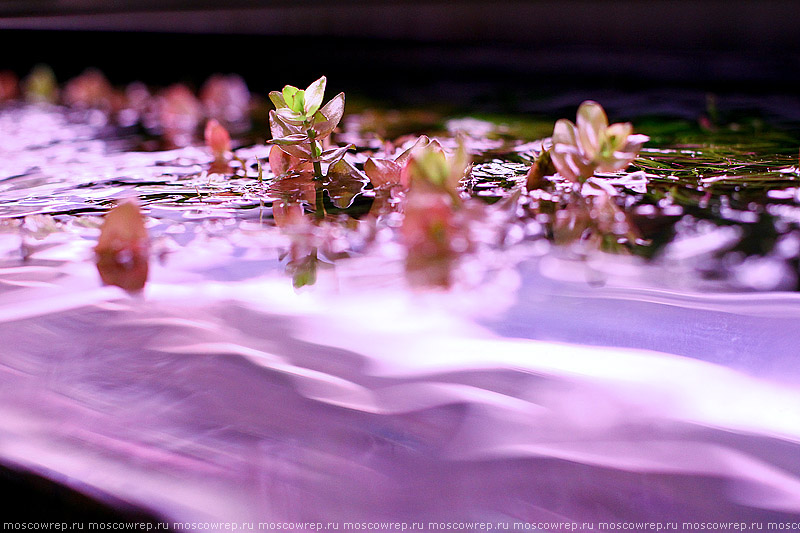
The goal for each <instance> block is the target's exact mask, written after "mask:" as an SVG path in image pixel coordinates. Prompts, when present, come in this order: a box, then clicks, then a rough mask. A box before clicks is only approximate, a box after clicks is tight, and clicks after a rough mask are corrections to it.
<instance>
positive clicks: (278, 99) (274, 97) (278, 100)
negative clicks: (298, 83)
mask: <svg viewBox="0 0 800 533" xmlns="http://www.w3.org/2000/svg"><path fill="white" fill-rule="evenodd" d="M269 99H270V100H271V101H272V104H273V105H274V106H275V108H276V109H280V108H282V107H288V106H287V105H286V100H284V99H283V94H282V93H281V92H280V91H272V92H271V93H269Z"/></svg>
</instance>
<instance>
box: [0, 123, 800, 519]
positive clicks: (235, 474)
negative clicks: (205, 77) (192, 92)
mask: <svg viewBox="0 0 800 533" xmlns="http://www.w3.org/2000/svg"><path fill="white" fill-rule="evenodd" d="M38 109H41V108H19V109H15V110H11V111H8V112H4V114H2V115H0V117H4V118H3V119H2V120H9V122H8V123H7V124H6V125H5V126H4V127H6V126H7V127H9V128H19V129H17V130H14V131H15V132H16V133H15V135H13V137H14V139H13V140H12V139H9V137H8V136H3V137H2V140H1V141H0V142H2V143H3V145H2V150H3V154H4V156H5V161H4V163H3V165H2V169H0V172H2V173H3V174H2V176H1V177H0V192H2V198H1V199H0V202H2V203H0V216H2V217H3V219H4V222H3V223H2V225H1V226H0V338H2V339H3V340H4V348H3V350H2V352H0V382H1V383H2V385H1V386H0V398H1V399H0V454H1V455H2V457H0V459H2V460H3V461H8V462H13V463H16V464H20V465H22V466H24V467H26V468H30V469H33V470H34V471H37V472H40V473H43V474H45V475H48V476H52V477H54V478H55V479H58V480H61V481H64V482H66V483H69V484H74V485H76V486H79V487H80V489H81V490H86V491H89V492H91V493H93V494H96V495H98V496H99V497H101V498H102V497H103V495H113V496H114V497H117V498H122V499H123V500H127V501H130V502H132V503H135V504H139V505H142V506H144V507H146V508H149V509H151V510H153V511H154V512H155V513H157V514H158V515H159V516H162V517H165V518H168V519H170V520H182V521H192V520H214V519H216V520H226V521H233V520H237V521H242V520H252V521H278V520H292V521H321V522H333V521H364V520H382V519H384V520H386V519H393V520H402V521H412V520H416V521H426V522H427V521H464V520H487V521H488V520H491V521H507V522H514V521H518V522H533V521H561V520H575V521H579V522H584V521H620V520H655V521H675V520H678V521H682V520H725V519H737V520H743V521H748V522H753V521H759V520H771V521H774V520H793V521H796V519H797V518H798V517H800V463H798V461H797V459H796V458H797V457H798V454H799V453H800V365H799V364H798V362H797V360H796V357H795V355H796V353H797V348H796V347H797V346H798V345H800V333H798V330H797V328H795V327H793V325H794V324H795V323H796V321H797V318H798V315H800V303H798V301H797V298H796V297H795V295H794V294H789V293H772V294H735V293H723V292H719V289H720V288H721V287H723V285H719V284H716V285H715V284H714V283H715V281H714V280H703V279H700V278H698V277H697V276H696V275H694V274H692V272H694V268H695V266H696V263H694V262H692V261H694V259H695V258H696V257H698V256H701V255H702V254H703V253H704V252H703V251H704V248H703V247H702V246H701V244H702V242H700V243H696V244H697V246H694V247H689V246H687V245H686V244H684V245H683V246H684V248H683V249H681V248H680V246H679V244H678V245H676V246H677V248H676V249H673V250H672V252H671V254H672V255H671V256H669V257H668V259H667V260H663V261H661V262H656V263H652V264H645V263H644V262H643V260H641V259H639V258H636V257H633V256H615V257H609V256H607V255H605V254H601V253H599V252H597V253H593V254H589V253H587V254H586V255H585V256H583V257H581V256H580V255H579V254H576V253H574V250H570V251H566V250H564V249H556V248H553V247H552V246H551V245H550V244H548V241H546V240H544V239H541V238H540V237H541V236H542V234H543V231H544V230H543V226H542V224H540V223H539V222H537V221H535V220H533V221H528V222H523V221H516V222H513V223H511V222H504V223H502V224H501V223H500V222H502V221H507V220H509V219H510V218H511V217H510V215H509V212H510V211H511V212H513V211H514V210H515V207H513V206H511V207H509V206H508V205H503V204H502V202H501V203H500V204H496V205H495V206H492V207H495V209H493V210H487V212H486V217H487V219H488V220H487V221H486V224H484V225H479V226H476V227H475V228H473V230H474V232H475V235H474V240H475V242H476V243H479V245H478V246H477V247H476V250H475V251H474V253H472V254H471V255H470V256H467V257H464V258H463V261H462V262H461V263H460V264H459V267H458V268H459V271H458V273H457V274H456V276H455V279H456V282H455V283H454V284H453V287H452V289H451V290H449V291H443V290H433V291H422V290H413V291H412V290H408V288H407V282H406V281H405V279H404V276H403V272H404V268H405V266H404V259H405V256H404V253H403V251H402V248H401V246H400V245H399V243H398V240H397V236H396V235H397V233H398V226H399V222H398V220H397V219H396V218H393V217H392V215H391V213H388V214H385V215H383V216H380V217H373V216H370V215H369V213H367V212H368V211H369V205H370V204H369V199H366V198H363V199H358V198H356V196H357V195H358V194H362V195H364V194H366V192H365V191H361V190H360V191H355V192H354V193H353V194H352V195H351V200H348V202H351V201H352V202H356V203H357V202H362V201H363V202H365V203H366V205H367V207H366V209H364V213H362V215H363V216H360V217H359V218H353V217H348V216H347V215H344V214H341V213H337V212H336V208H337V207H338V206H337V205H336V201H335V198H334V197H337V198H341V196H337V195H336V194H335V193H331V189H332V188H331V189H329V190H328V191H327V192H326V193H325V194H324V195H323V196H322V201H323V205H325V206H327V208H329V212H328V213H327V214H325V217H327V218H325V217H323V218H322V219H320V218H318V217H317V216H315V214H314V212H315V210H316V208H318V207H319V200H320V197H319V196H318V194H317V190H316V187H312V188H310V189H308V191H307V192H308V193H309V194H306V195H304V194H299V195H298V196H297V197H291V195H289V194H287V191H281V190H279V189H276V188H272V189H270V188H267V187H266V186H265V185H263V184H260V183H259V182H258V180H257V179H256V173H255V170H254V169H252V168H248V175H247V176H246V177H238V178H233V179H228V178H223V177H221V176H219V175H215V174H208V173H206V172H204V169H205V168H206V167H207V165H208V164H209V163H210V162H211V154H210V153H208V152H206V151H204V150H202V149H198V148H185V149H180V150H175V151H170V152H157V153H122V152H115V151H114V149H113V148H112V145H110V144H106V143H103V142H100V141H95V140H93V139H94V138H95V137H96V136H97V135H99V133H100V132H99V130H97V129H92V127H91V126H90V125H89V126H87V125H86V124H85V123H80V124H69V123H68V121H66V119H65V118H64V117H63V116H62V115H60V114H58V113H53V112H49V111H48V112H42V111H40V110H38ZM36 114H41V116H42V117H44V118H43V120H47V121H51V126H53V125H56V126H57V127H55V128H53V127H51V126H48V127H45V126H42V127H41V128H38V129H37V128H33V129H28V130H26V129H24V128H22V126H19V125H20V124H23V123H25V121H27V120H33V119H31V118H30V117H31V115H36ZM8 116H14V117H16V119H15V120H12V119H9V118H7V117H8ZM12 123H13V124H14V126H11V125H10V124H12ZM34 123H35V124H39V122H36V121H34ZM4 131H6V130H4ZM266 155H267V148H266V147H255V148H252V149H248V150H240V151H238V152H237V156H238V157H239V158H241V159H242V160H244V161H245V162H247V164H248V165H250V164H252V163H253V162H254V161H255V158H256V157H259V158H264V157H266ZM523 176H524V172H522V173H520V179H522V177H523ZM312 185H313V184H312ZM297 190H299V191H303V190H304V189H303V188H302V187H300V188H298V189H297ZM311 192H313V195H312V194H310V193H311ZM132 196H135V197H138V198H139V201H140V202H142V209H143V212H144V214H145V215H146V217H147V218H146V220H147V230H148V233H149V235H150V268H149V272H148V281H147V285H146V286H145V287H144V290H143V292H142V293H141V294H138V295H133V296H129V295H127V294H126V293H125V292H124V291H122V290H121V289H119V288H117V287H113V286H104V285H103V284H102V282H101V280H100V279H99V276H98V273H97V270H96V269H95V265H94V261H95V255H94V247H95V245H96V243H97V239H98V236H99V234H100V227H101V224H102V219H101V218H99V216H97V215H99V214H100V213H101V212H104V211H106V209H107V208H108V207H109V206H110V205H111V203H112V200H118V199H122V198H128V197H132ZM46 215H53V216H46ZM498 228H502V230H500V229H498ZM733 231H734V232H735V231H736V230H735V229H733ZM703 235H704V234H703V233H702V232H698V233H697V234H696V235H687V236H686V237H685V238H686V239H689V238H697V239H702V238H703ZM729 238H731V239H735V238H736V236H735V235H731V236H729ZM679 242H680V241H679ZM320 243H324V247H323V246H322V245H321V244H320ZM712 248H713V247H712ZM681 250H683V251H681ZM682 253H683V255H681V254H682ZM309 257H313V258H314V260H315V261H318V262H322V261H324V262H325V264H326V265H328V266H327V267H326V268H316V269H315V270H314V276H315V279H316V285H315V286H314V287H313V288H308V287H306V288H303V289H301V290H295V288H294V287H293V286H292V283H291V282H290V281H289V280H287V279H286V276H285V271H286V270H287V268H288V269H289V271H290V273H292V274H293V275H294V276H295V285H308V284H307V283H305V284H304V283H297V272H299V271H302V272H305V273H304V274H303V275H305V276H310V275H311V274H310V273H308V271H307V270H302V269H303V268H306V267H307V263H308V262H309V261H310V259H309ZM315 264H316V263H315ZM305 279H308V277H306V278H305ZM709 287H710V288H713V289H714V290H715V291H716V292H709V291H707V290H705V289H707V288H709Z"/></svg>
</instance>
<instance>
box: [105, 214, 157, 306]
mask: <svg viewBox="0 0 800 533" xmlns="http://www.w3.org/2000/svg"><path fill="white" fill-rule="evenodd" d="M148 249H149V238H148V236H147V229H146V228H145V226H144V217H143V216H142V213H141V211H139V206H138V205H137V204H136V203H135V202H134V201H131V200H128V201H124V202H123V203H121V204H119V205H118V206H116V207H115V208H113V209H111V211H109V212H108V214H107V215H106V216H105V220H104V221H103V225H102V227H101V228H100V237H99V238H98V240H97V246H96V247H95V249H94V251H95V255H96V261H97V271H98V272H99V273H100V279H102V280H103V283H104V284H106V285H115V286H117V287H120V288H122V289H124V290H126V291H128V292H136V291H140V290H142V289H143V288H144V285H145V283H146V282H147V274H148Z"/></svg>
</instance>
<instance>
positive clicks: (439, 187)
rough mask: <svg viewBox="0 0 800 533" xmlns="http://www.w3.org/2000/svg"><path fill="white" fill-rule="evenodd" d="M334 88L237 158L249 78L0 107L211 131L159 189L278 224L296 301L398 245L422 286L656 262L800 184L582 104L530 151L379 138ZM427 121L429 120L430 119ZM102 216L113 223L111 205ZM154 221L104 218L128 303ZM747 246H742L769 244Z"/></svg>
mask: <svg viewBox="0 0 800 533" xmlns="http://www.w3.org/2000/svg"><path fill="white" fill-rule="evenodd" d="M326 81H327V80H326V79H325V78H324V77H323V78H320V79H319V80H316V81H315V82H314V83H312V84H311V85H309V87H307V88H306V89H298V88H297V87H294V86H291V85H287V86H286V87H284V89H283V90H282V91H274V92H272V93H270V94H269V99H270V101H271V102H272V104H273V105H274V107H275V109H273V110H270V111H268V117H269V129H270V133H271V136H272V139H271V140H269V141H268V144H269V145H270V147H269V148H267V147H264V149H263V150H261V149H259V148H258V147H257V146H245V147H243V148H238V149H235V150H234V149H232V144H233V143H232V142H231V137H232V135H231V134H230V133H229V131H231V132H233V134H234V136H236V135H237V133H238V132H241V131H243V130H242V128H243V126H242V124H247V123H248V121H249V116H250V112H251V110H252V109H253V104H252V101H251V98H250V94H249V91H248V90H247V87H246V85H245V84H244V82H243V81H242V80H241V78H238V77H237V76H214V77H212V78H211V79H209V80H208V81H207V82H206V84H205V85H204V86H203V88H202V89H201V91H200V93H199V96H195V95H194V93H193V92H192V91H191V90H189V88H188V87H186V86H183V85H174V86H171V87H168V88H167V89H164V90H161V91H155V92H151V91H150V89H148V88H147V87H145V86H144V85H142V84H132V85H130V86H129V87H128V88H127V89H126V90H125V91H124V92H120V91H117V90H116V89H114V88H113V87H112V86H111V84H110V83H109V82H108V81H107V80H106V79H105V78H104V77H103V76H102V74H100V73H99V72H97V71H87V72H86V73H84V74H82V75H81V76H79V77H77V78H75V79H73V80H71V81H70V82H68V83H67V84H66V85H65V86H64V87H63V88H62V89H60V88H59V87H58V85H57V84H56V83H55V78H54V76H53V75H52V72H51V71H49V70H48V69H46V68H37V69H36V70H35V71H34V72H33V73H31V75H29V76H28V78H26V79H25V80H24V81H22V82H20V81H19V80H17V79H16V78H15V77H14V76H13V75H12V74H8V73H2V74H0V101H2V100H10V99H14V98H18V97H19V96H20V95H23V96H24V98H25V99H26V100H28V101H31V102H56V101H60V102H62V103H63V104H65V105H67V106H69V109H71V110H73V111H80V110H85V111H87V112H89V111H91V112H94V111H100V112H102V113H103V114H104V115H105V116H106V117H113V118H114V119H115V120H116V122H117V123H118V124H119V125H122V126H129V125H130V124H133V123H135V124H138V125H140V126H141V127H142V128H143V129H144V130H145V131H148V132H152V133H158V134H160V135H162V136H163V138H164V139H165V140H166V142H165V144H166V146H181V145H187V144H189V145H190V144H196V142H195V140H194V139H195V138H196V134H197V132H198V131H200V130H202V131H203V132H204V137H205V143H206V147H207V152H206V154H207V155H210V158H209V159H206V160H205V161H202V158H200V162H201V164H200V165H199V166H198V164H197V162H195V163H192V166H193V167H196V168H197V170H189V171H187V172H188V173H186V174H184V175H181V176H175V177H176V178H177V181H176V180H172V181H170V180H167V181H166V182H164V185H163V187H162V186H159V185H153V186H152V187H156V188H157V187H162V188H163V190H164V191H170V192H176V191H178V189H180V190H181V191H182V192H180V195H182V198H183V200H181V202H187V203H188V202H191V203H194V204H196V205H206V206H211V207H214V206H216V207H215V208H220V209H221V208H222V207H223V206H225V205H234V204H235V205H234V207H237V206H238V207H239V208H242V207H246V208H248V209H252V208H256V207H257V208H258V210H259V213H260V214H259V220H264V218H267V219H269V217H270V215H271V218H272V220H273V221H274V223H275V225H276V226H278V227H279V228H280V229H281V231H282V232H283V233H284V235H285V236H286V237H287V238H288V239H289V241H290V244H289V248H288V251H287V253H286V255H285V257H286V268H287V271H288V272H289V273H290V274H291V275H292V277H293V280H294V284H295V286H298V287H299V286H303V285H309V284H312V283H314V282H315V280H316V277H317V268H318V267H319V265H320V264H326V265H330V264H332V263H333V262H334V261H336V260H337V259H339V258H342V257H350V256H353V255H354V254H355V255H358V254H359V253H361V252H363V251H365V250H367V249H369V247H370V246H372V245H374V244H375V243H383V242H386V241H387V239H388V240H390V241H392V242H396V243H398V244H400V245H401V246H402V249H403V251H404V252H403V256H404V257H405V268H406V273H407V276H408V279H409V280H410V281H411V282H412V283H413V284H418V285H426V286H430V285H435V286H449V285H451V284H452V283H453V282H454V280H455V279H456V278H457V277H458V275H457V272H458V266H459V264H461V263H462V262H463V260H464V259H468V258H470V257H473V258H474V257H476V256H480V254H481V252H482V251H485V250H487V249H497V248H498V247H499V248H502V247H503V246H506V245H508V244H511V243H515V242H519V241H520V240H522V239H525V238H533V239H541V238H542V237H545V238H547V239H548V240H549V241H550V242H553V243H555V244H557V245H561V249H562V250H564V251H565V252H567V255H569V256H571V257H574V258H578V259H580V258H585V257H587V256H588V255H590V254H593V253H595V252H597V251H605V252H615V253H633V254H637V255H642V256H652V255H654V254H655V253H656V252H657V251H658V250H660V249H661V248H663V246H664V245H665V244H667V243H668V242H669V241H671V240H672V239H671V238H669V237H667V238H664V237H662V235H661V232H664V231H667V232H671V233H670V234H671V235H677V237H678V238H677V239H676V240H677V241H682V240H691V234H692V232H693V231H694V227H695V225H693V224H688V228H689V229H687V228H685V227H684V226H687V224H683V225H681V224H677V223H678V222H679V221H681V220H702V219H703V216H702V213H701V212H702V210H704V209H715V210H716V211H715V213H714V216H709V217H707V218H713V219H715V221H718V219H720V218H721V219H723V220H730V221H731V222H738V223H756V222H758V221H760V220H762V219H763V217H764V216H773V213H774V211H775V209H777V208H778V207H780V206H775V208H774V209H773V208H771V206H770V209H767V208H762V205H763V204H758V205H757V206H756V208H753V206H752V202H751V203H749V204H747V205H745V206H744V207H740V206H738V205H737V198H739V197H740V196H743V194H742V193H743V191H745V190H746V189H747V188H748V187H752V185H753V183H754V182H755V180H754V179H741V177H742V173H747V172H752V176H753V177H754V178H757V179H759V180H760V181H759V182H758V183H761V184H762V185H763V184H765V183H768V184H774V183H776V182H777V183H780V184H783V185H784V187H785V184H786V183H787V182H790V181H791V180H794V179H795V178H796V177H797V174H798V173H797V170H796V168H797V167H796V166H794V165H790V164H789V163H790V162H791V160H790V159H789V158H786V164H785V165H782V166H780V167H779V168H775V167H774V166H771V167H770V168H765V166H764V165H763V163H761V162H759V161H758V160H757V158H756V157H753V159H752V160H751V161H742V160H741V159H740V160H737V161H734V160H732V158H731V157H730V156H728V155H725V156H722V157H723V158H724V161H725V162H727V163H728V164H727V166H724V165H722V166H720V165H719V158H716V159H714V158H715V154H713V153H712V151H711V150H709V149H707V148H705V147H691V145H685V146H683V147H678V148H672V147H670V148H643V145H644V143H645V142H647V140H648V137H647V136H645V135H642V134H635V133H634V132H633V126H632V125H631V124H630V123H624V124H612V125H609V122H608V119H607V116H606V113H605V111H604V110H603V108H602V107H601V106H600V105H599V104H597V103H595V102H584V104H582V105H581V106H580V108H579V110H578V114H577V120H576V122H575V123H572V122H571V121H568V120H565V119H561V120H558V121H557V122H556V123H555V127H554V128H553V130H552V136H551V137H550V138H546V139H544V140H538V141H534V142H529V143H524V142H523V140H521V139H520V138H519V137H518V136H515V135H514V134H513V132H511V133H509V131H508V128H505V129H503V128H498V127H497V126H496V125H495V124H492V123H491V122H486V121H479V120H476V119H472V118H469V119H460V120H453V121H450V122H449V123H447V124H446V129H447V130H448V132H449V133H447V134H445V135H442V136H436V137H435V138H430V137H428V136H425V135H419V136H417V135H406V136H403V137H400V138H396V139H386V138H384V137H383V136H382V135H379V136H374V135H373V136H369V135H364V134H363V133H362V134H359V131H358V129H359V128H363V127H364V124H365V123H372V124H373V126H372V127H373V128H374V129H375V130H381V131H382V134H383V135H386V132H387V131H388V130H387V129H386V128H381V127H379V126H377V124H379V123H380V120H379V117H378V115H374V113H373V115H374V116H373V115H370V114H369V113H364V116H362V117H355V118H357V119H360V121H361V122H360V123H359V122H358V120H356V121H348V120H347V119H345V120H343V117H344V108H345V96H344V94H343V93H340V94H338V95H336V96H335V97H334V98H332V99H331V100H329V101H328V102H327V103H324V93H325V89H326ZM262 112H263V110H262ZM265 114H267V113H265ZM415 120H416V119H415ZM420 120H422V119H420ZM425 120H428V121H431V119H430V117H429V116H428V115H426V116H425ZM476 132H478V133H476ZM336 139H339V140H345V141H347V144H344V145H339V144H337V142H336V141H335V140H336ZM262 146H263V145H262ZM737 155H738V157H740V158H741V157H742V154H737ZM184 159H185V158H184ZM712 160H713V161H712ZM704 161H707V167H706V168H709V169H710V168H712V164H716V165H717V167H716V169H715V170H716V173H715V172H711V171H703V172H702V173H699V172H698V170H699V169H703V168H704ZM169 164H172V163H169ZM723 167H724V168H723ZM731 172H739V174H738V175H737V174H731ZM748 177H749V176H748ZM726 187H727V188H733V190H732V191H728V190H727V189H725V188H726ZM718 190H725V191H726V192H730V194H724V195H717V194H715V192H716V191H718ZM760 191H761V192H763V193H764V195H766V193H767V190H766V188H763V187H762V188H761V189H760ZM775 192H776V191H774V190H773V191H771V194H773V196H774V193H775ZM162 196H163V194H162V193H160V192H156V193H154V194H152V195H148V194H139V200H140V203H142V204H143V205H144V206H147V205H148V204H151V203H153V202H155V203H157V202H158V201H160V200H159V198H161V197H162ZM792 198H794V197H792ZM773 200H775V199H774V198H773ZM784 200H785V199H783V198H782V197H781V198H780V199H777V201H775V202H773V203H781V202H783V203H786V202H785V201H784ZM103 202H104V203H102V204H101V205H103V206H104V207H103V208H102V209H101V210H105V209H107V206H108V201H106V200H104V201H103ZM237 202H238V203H237ZM154 205H155V204H154ZM709 206H711V207H709ZM788 208H789V206H786V209H788ZM145 214H148V210H147V208H145ZM753 216H756V218H757V220H755V221H754V220H751V219H752V217H753ZM792 216H793V215H792ZM686 217H689V218H686ZM784 218H785V217H784ZM143 220H144V218H143V215H142V214H141V212H140V211H139V209H138V208H137V207H136V206H135V204H133V203H130V202H127V203H123V204H121V205H120V206H119V207H118V208H115V209H114V210H112V212H111V213H110V214H109V215H108V216H107V220H106V222H105V223H104V225H103V230H102V233H101V237H100V243H98V246H97V249H96V251H97V257H98V267H99V268H101V276H102V278H103V280H104V281H105V282H107V283H112V284H116V285H120V286H122V287H124V288H126V289H128V290H136V289H138V288H141V287H142V286H143V285H144V280H145V279H146V276H147V268H146V261H145V264H144V267H143V265H142V260H143V259H146V257H147V255H148V252H147V250H148V248H147V246H143V244H142V242H143V241H142V233H141V231H140V229H141V228H144V223H143ZM715 223H716V222H715ZM724 224H725V223H724V222H723V223H722V225H724ZM717 225H719V224H717ZM124 227H127V228H128V229H127V230H126V229H123V228H124ZM793 227H794V226H792V227H787V228H783V233H786V232H788V231H789V230H791V231H794V230H793V229H792V228H793ZM665 228H666V229H665ZM742 233H743V235H739V236H740V237H741V241H742V242H744V241H745V240H746V239H747V238H748V237H752V239H758V238H761V236H760V235H755V234H753V233H754V232H748V231H744V232H742ZM343 235H344V237H343ZM686 235H688V236H689V237H686V239H684V236H686ZM784 241H785V239H784ZM785 247H786V246H783V248H785ZM722 251H723V253H727V251H726V250H722ZM734 251H736V250H734ZM759 253H760V252H759ZM766 253H769V251H767V252H763V253H761V255H765V254H766ZM749 255H752V254H745V255H744V256H743V257H741V258H740V259H741V261H740V262H743V261H744V258H746V257H749ZM729 257H731V256H729ZM737 257H739V256H737ZM787 257H788V256H787ZM784 259H785V260H789V259H788V258H784ZM792 260H793V259H792ZM721 264H722V263H719V264H718V265H717V266H719V265H721ZM728 264H730V261H728ZM126 272H127V273H128V274H129V275H127V276H126V275H125V273H126ZM750 285H751V286H753V288H757V285H758V284H755V285H754V284H750Z"/></svg>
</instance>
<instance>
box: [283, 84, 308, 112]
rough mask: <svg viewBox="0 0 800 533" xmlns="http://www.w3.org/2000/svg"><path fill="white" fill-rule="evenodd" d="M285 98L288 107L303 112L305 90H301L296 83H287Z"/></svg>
mask: <svg viewBox="0 0 800 533" xmlns="http://www.w3.org/2000/svg"><path fill="white" fill-rule="evenodd" d="M283 99H284V101H285V102H286V105H287V107H288V108H289V109H291V110H292V111H294V112H295V113H302V112H303V101H304V99H305V91H301V90H300V89H298V88H297V87H295V86H294V85H287V86H286V87H284V88H283Z"/></svg>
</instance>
